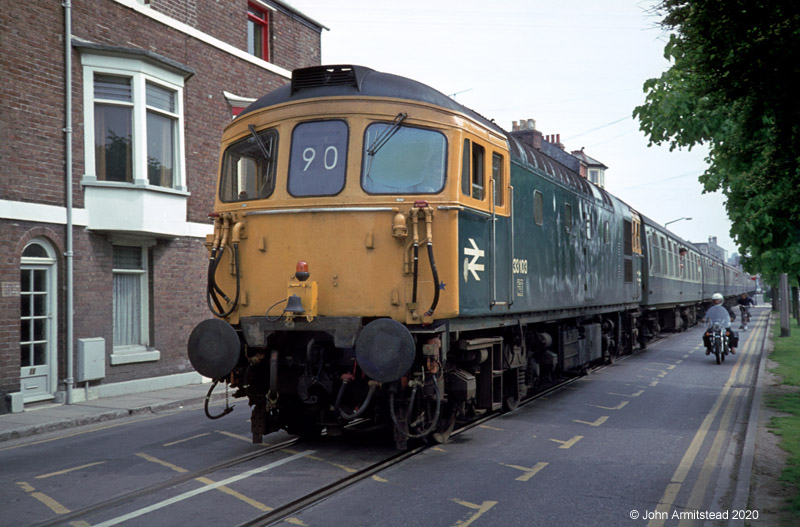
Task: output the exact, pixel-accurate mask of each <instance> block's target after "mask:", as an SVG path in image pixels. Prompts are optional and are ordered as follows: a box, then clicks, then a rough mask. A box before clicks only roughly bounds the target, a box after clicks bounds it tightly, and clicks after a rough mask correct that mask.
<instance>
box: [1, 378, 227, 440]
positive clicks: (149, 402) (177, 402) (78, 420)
mask: <svg viewBox="0 0 800 527" xmlns="http://www.w3.org/2000/svg"><path fill="white" fill-rule="evenodd" d="M210 387H211V384H210V383H207V384H190V385H187V386H180V387H177V388H168V389H164V390H156V391H151V392H144V393H138V394H133V395H121V396H118V397H104V398H101V399H94V400H90V401H84V402H80V403H75V404H57V403H35V404H28V405H25V411H24V412H20V413H15V414H11V413H9V414H3V415H0V442H2V441H9V440H12V439H19V438H24V437H29V436H34V435H37V434H43V433H46V432H53V431H57V430H63V429H67V428H74V427H78V426H84V425H89V424H93V423H100V422H103V421H110V420H112V419H121V418H124V417H130V416H134V415H141V414H147V413H158V412H163V411H166V410H173V409H176V408H180V407H181V406H188V405H192V404H199V403H202V402H203V401H204V400H205V398H206V394H207V393H208V389H209V388H210ZM224 393H225V390H224V388H222V389H220V388H219V387H218V388H217V390H216V391H215V393H214V396H213V397H212V400H215V399H217V397H224Z"/></svg>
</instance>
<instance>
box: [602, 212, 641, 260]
mask: <svg viewBox="0 0 800 527" xmlns="http://www.w3.org/2000/svg"><path fill="white" fill-rule="evenodd" d="M606 225H608V222H606ZM632 229H633V224H632V223H631V222H630V221H628V220H624V221H623V223H622V238H623V241H622V247H623V252H624V254H625V256H631V255H632V254H633V240H634V238H633V232H631V231H632Z"/></svg>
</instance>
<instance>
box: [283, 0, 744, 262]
mask: <svg viewBox="0 0 800 527" xmlns="http://www.w3.org/2000/svg"><path fill="white" fill-rule="evenodd" d="M286 3H288V4H290V5H292V6H293V7H295V8H296V9H298V10H299V11H301V12H302V13H304V14H305V15H307V16H308V17H310V18H312V19H314V20H315V21H317V22H319V23H320V24H322V25H324V26H326V27H327V28H329V29H328V30H324V31H323V32H322V63H323V64H358V65H361V66H367V67H370V68H372V69H375V70H379V71H383V72H386V73H392V74H396V75H402V76H404V77H409V78H412V79H414V80H417V81H419V82H422V83H424V84H427V85H429V86H431V87H433V88H435V89H437V90H439V91H440V92H442V93H444V94H446V95H450V96H451V97H453V98H454V99H455V100H457V101H458V102H460V103H461V104H463V105H465V106H467V107H469V108H471V109H472V110H475V111H476V112H478V113H480V114H481V115H483V116H484V117H487V118H489V119H494V121H495V122H496V123H497V124H498V125H499V126H501V127H502V128H504V129H506V130H511V127H512V121H518V120H522V119H534V120H535V121H536V128H537V129H538V130H540V131H541V132H542V133H543V134H544V135H550V134H560V137H561V142H562V143H563V144H564V145H565V147H566V150H568V151H572V150H580V149H581V148H584V149H585V152H586V154H588V155H589V156H591V157H593V158H595V159H597V160H598V161H600V162H602V163H603V164H605V165H606V166H608V167H609V168H608V170H606V176H605V178H606V190H608V191H609V192H611V193H612V194H614V195H615V196H617V197H619V198H620V199H622V200H623V201H625V202H626V203H628V204H629V205H630V206H632V207H633V208H635V209H636V210H638V211H639V212H641V213H643V214H644V215H645V216H648V217H649V218H651V219H653V220H654V221H656V222H658V223H660V224H662V225H663V224H664V223H667V222H672V220H677V219H679V218H691V220H688V219H683V220H680V221H677V222H675V223H670V225H669V229H670V230H671V231H673V232H674V233H675V234H677V235H678V236H680V237H682V238H683V239H685V240H688V241H692V242H707V241H708V239H709V237H711V236H714V237H716V238H717V243H718V244H719V245H720V246H722V247H723V248H724V249H726V250H727V251H728V254H729V255H730V254H732V253H735V252H738V251H737V248H736V246H735V244H734V242H733V240H731V238H730V234H729V231H730V221H729V220H728V217H727V213H726V212H725V207H724V203H725V199H724V196H723V195H722V194H721V193H718V192H717V193H706V194H704V193H703V187H702V185H701V184H700V183H699V181H698V179H697V178H698V176H699V175H700V174H702V173H703V172H704V171H705V169H706V167H707V163H706V161H705V159H706V157H707V155H708V151H707V149H706V148H705V147H703V146H700V147H695V148H693V149H692V150H691V151H688V150H686V149H683V150H674V151H672V152H670V150H669V147H668V146H655V145H654V146H648V140H647V138H646V137H645V136H644V134H643V133H642V132H640V131H639V124H638V121H636V120H634V118H633V117H632V112H633V109H634V108H635V107H636V106H638V105H640V104H642V103H643V102H644V90H643V84H644V82H645V81H646V80H647V79H650V78H654V77H658V76H660V75H661V73H663V72H664V71H666V70H667V69H668V68H669V66H670V64H669V62H668V61H667V60H666V59H665V58H664V45H665V43H666V40H667V36H666V35H665V33H664V31H663V30H662V29H661V28H660V27H659V26H658V22H659V20H660V18H659V17H658V15H657V14H656V13H655V12H654V10H653V6H654V4H655V2H654V1H653V0H640V1H635V0H546V1H545V0H494V1H491V2H489V1H477V0H428V1H420V0H405V1H402V2H398V1H396V0H395V1H388V0H371V1H370V0H338V1H336V2H333V1H331V0H288V1H286Z"/></svg>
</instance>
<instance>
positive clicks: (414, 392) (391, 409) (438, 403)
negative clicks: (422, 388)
mask: <svg viewBox="0 0 800 527" xmlns="http://www.w3.org/2000/svg"><path fill="white" fill-rule="evenodd" d="M433 389H434V390H435V391H436V410H435V411H434V413H433V419H431V424H430V426H429V427H428V429H427V430H425V431H424V432H420V433H418V434H412V433H410V432H406V431H405V430H403V428H402V427H401V426H400V425H399V424H398V422H397V415H396V414H395V411H394V391H390V392H389V414H390V415H391V416H392V422H393V423H394V426H395V428H396V429H397V430H399V431H401V432H403V433H404V434H405V436H406V437H407V438H409V439H420V438H423V437H427V436H428V435H429V434H430V433H431V432H433V431H434V430H435V429H436V425H437V424H438V423H439V413H440V411H441V408H442V394H441V392H440V391H439V380H438V379H437V378H436V377H433ZM416 397H417V386H416V385H415V386H414V387H413V388H412V389H411V397H410V398H409V401H408V415H411V411H412V410H413V409H414V401H415V400H416Z"/></svg>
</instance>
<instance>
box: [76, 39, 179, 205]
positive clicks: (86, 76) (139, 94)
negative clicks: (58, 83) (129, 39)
mask: <svg viewBox="0 0 800 527" xmlns="http://www.w3.org/2000/svg"><path fill="white" fill-rule="evenodd" d="M81 64H82V65H83V115H84V135H83V146H84V166H85V167H86V173H85V174H84V176H83V182H84V183H88V184H92V185H108V186H115V187H120V186H121V187H125V186H134V187H139V188H141V187H145V188H147V189H148V190H162V191H179V192H186V190H187V187H186V155H185V150H186V148H185V141H184V127H185V123H184V113H183V107H184V98H183V87H184V78H183V76H182V75H180V74H177V73H175V72H172V71H170V70H167V69H165V68H162V67H159V66H158V65H157V64H154V63H153V62H152V61H149V60H145V59H138V58H132V57H130V58H129V57H123V56H118V55H113V56H112V55H104V54H94V53H91V52H88V51H85V52H84V53H83V54H82V55H81ZM95 73H98V74H101V75H116V76H121V77H129V78H130V79H131V87H132V92H133V93H132V96H133V138H132V142H133V167H132V170H133V184H131V183H127V182H124V183H123V182H116V181H102V180H98V179H97V169H96V166H95V152H94V144H95V142H94V141H95V129H94V105H95V98H94V75H95ZM148 82H150V83H152V84H155V85H158V86H161V87H163V88H166V89H168V90H171V91H174V92H175V113H165V112H164V111H163V110H156V109H153V108H148V106H147V99H146V94H147V83H148ZM103 102H105V101H103ZM148 111H156V112H158V113H161V114H163V115H168V116H169V117H171V118H174V119H176V120H177V124H176V128H177V130H176V133H175V143H176V144H175V168H174V171H175V173H174V175H173V187H172V188H169V187H160V186H154V185H150V183H149V181H148V178H147V112H148Z"/></svg>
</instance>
